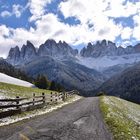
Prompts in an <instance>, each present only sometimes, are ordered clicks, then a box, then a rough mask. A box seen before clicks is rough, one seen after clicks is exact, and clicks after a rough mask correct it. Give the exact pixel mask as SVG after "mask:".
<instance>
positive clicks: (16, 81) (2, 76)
mask: <svg viewBox="0 0 140 140" xmlns="http://www.w3.org/2000/svg"><path fill="white" fill-rule="evenodd" d="M0 82H3V83H8V84H14V85H19V86H24V87H35V86H34V85H33V84H31V83H29V82H26V81H23V80H20V79H17V78H14V77H11V76H8V75H6V74H3V73H0Z"/></svg>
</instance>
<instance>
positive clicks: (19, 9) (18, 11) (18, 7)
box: [13, 4, 24, 18]
mask: <svg viewBox="0 0 140 140" xmlns="http://www.w3.org/2000/svg"><path fill="white" fill-rule="evenodd" d="M23 9H24V8H23V7H22V6H21V5H19V4H17V5H16V4H14V5H13V14H14V15H15V16H16V17H17V18H19V17H20V16H21V13H22V11H23Z"/></svg>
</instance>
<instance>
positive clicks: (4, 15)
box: [0, 11, 12, 17]
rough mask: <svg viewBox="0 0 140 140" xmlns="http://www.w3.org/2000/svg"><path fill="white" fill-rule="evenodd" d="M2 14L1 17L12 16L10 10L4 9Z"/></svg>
mask: <svg viewBox="0 0 140 140" xmlns="http://www.w3.org/2000/svg"><path fill="white" fill-rule="evenodd" d="M0 15H1V17H10V16H11V15H12V14H11V13H10V12H9V11H3V12H1V14H0Z"/></svg>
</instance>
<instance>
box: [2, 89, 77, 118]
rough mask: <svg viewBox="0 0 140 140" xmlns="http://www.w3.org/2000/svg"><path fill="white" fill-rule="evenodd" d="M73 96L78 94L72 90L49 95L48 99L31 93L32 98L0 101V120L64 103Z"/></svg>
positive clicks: (43, 95)
mask: <svg viewBox="0 0 140 140" xmlns="http://www.w3.org/2000/svg"><path fill="white" fill-rule="evenodd" d="M74 94H78V92H77V91H75V90H73V91H70V92H61V93H51V94H50V97H47V96H46V95H45V93H42V95H41V96H36V95H35V93H33V96H32V98H20V97H19V96H17V97H16V98H15V99H0V119H1V118H5V117H8V116H12V115H15V114H19V113H22V112H24V111H31V110H34V109H38V108H42V107H44V106H47V105H50V104H57V103H59V102H65V101H66V100H67V99H68V98H69V97H72V96H73V95H74Z"/></svg>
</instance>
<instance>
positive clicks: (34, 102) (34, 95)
mask: <svg viewBox="0 0 140 140" xmlns="http://www.w3.org/2000/svg"><path fill="white" fill-rule="evenodd" d="M33 105H35V93H33Z"/></svg>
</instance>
